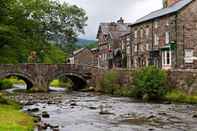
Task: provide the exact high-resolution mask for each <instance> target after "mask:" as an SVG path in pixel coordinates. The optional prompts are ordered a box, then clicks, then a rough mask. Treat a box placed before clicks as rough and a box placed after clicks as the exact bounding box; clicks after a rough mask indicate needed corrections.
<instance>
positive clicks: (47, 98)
mask: <svg viewBox="0 0 197 131" xmlns="http://www.w3.org/2000/svg"><path fill="white" fill-rule="evenodd" d="M19 87H20V88H21V89H23V88H24V87H23V86H19ZM14 90H15V89H11V90H8V92H10V93H11V94H10V95H9V98H10V99H12V100H16V101H18V102H20V103H21V104H22V105H23V109H22V111H24V112H27V113H29V114H31V115H32V116H34V117H35V118H36V119H35V122H37V123H38V124H37V127H36V128H35V131H42V130H46V131H167V130H168V131H197V105H185V104H153V103H142V102H137V101H134V100H132V99H131V98H125V97H111V96H107V95H100V94H95V93H90V92H89V93H87V92H72V93H63V92H58V91H62V89H59V90H57V89H55V92H51V93H36V94H27V93H14V94H13V92H14Z"/></svg>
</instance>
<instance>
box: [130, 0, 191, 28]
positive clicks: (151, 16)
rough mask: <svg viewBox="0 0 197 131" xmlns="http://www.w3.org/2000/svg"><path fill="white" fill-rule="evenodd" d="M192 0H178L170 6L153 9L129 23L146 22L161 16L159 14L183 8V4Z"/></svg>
mask: <svg viewBox="0 0 197 131" xmlns="http://www.w3.org/2000/svg"><path fill="white" fill-rule="evenodd" d="M192 1H193V0H180V1H179V2H177V3H175V4H173V5H172V6H170V7H168V8H163V9H160V10H157V11H154V12H152V13H150V14H148V15H146V16H144V17H142V18H140V19H138V20H137V21H136V22H135V23H133V24H131V26H132V25H136V24H139V23H142V22H146V21H149V20H152V19H155V18H158V17H161V16H165V15H168V14H172V13H175V12H177V11H179V10H181V9H183V8H184V7H185V6H187V5H188V4H190V3H191V2H192Z"/></svg>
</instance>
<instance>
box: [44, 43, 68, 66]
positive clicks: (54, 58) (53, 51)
mask: <svg viewBox="0 0 197 131" xmlns="http://www.w3.org/2000/svg"><path fill="white" fill-rule="evenodd" d="M67 57H68V55H67V54H66V53H64V51H63V50H61V49H60V48H59V47H57V46H55V45H53V44H51V45H49V46H48V49H47V50H46V51H45V53H44V54H43V62H44V63H48V64H58V63H64V62H65V60H66V58H67Z"/></svg>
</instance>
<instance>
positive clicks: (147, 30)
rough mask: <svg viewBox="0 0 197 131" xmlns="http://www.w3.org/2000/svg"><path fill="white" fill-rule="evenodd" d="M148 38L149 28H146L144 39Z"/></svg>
mask: <svg viewBox="0 0 197 131" xmlns="http://www.w3.org/2000/svg"><path fill="white" fill-rule="evenodd" d="M148 36H149V28H148V27H147V28H146V37H148Z"/></svg>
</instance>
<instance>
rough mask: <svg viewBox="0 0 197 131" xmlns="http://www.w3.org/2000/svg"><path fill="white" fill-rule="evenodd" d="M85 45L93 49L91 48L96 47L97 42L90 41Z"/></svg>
mask: <svg viewBox="0 0 197 131" xmlns="http://www.w3.org/2000/svg"><path fill="white" fill-rule="evenodd" d="M85 47H86V48H88V49H93V48H96V47H97V43H96V42H92V43H89V44H86V45H85Z"/></svg>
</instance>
